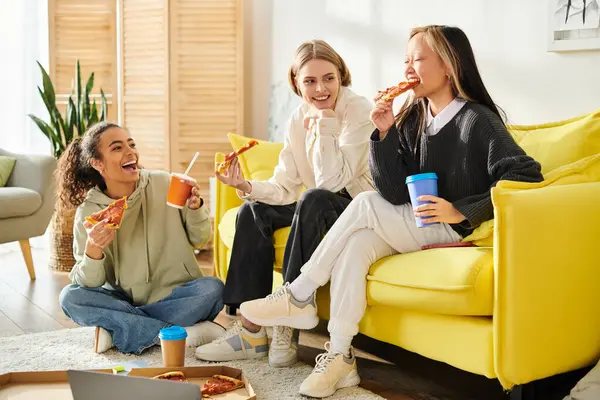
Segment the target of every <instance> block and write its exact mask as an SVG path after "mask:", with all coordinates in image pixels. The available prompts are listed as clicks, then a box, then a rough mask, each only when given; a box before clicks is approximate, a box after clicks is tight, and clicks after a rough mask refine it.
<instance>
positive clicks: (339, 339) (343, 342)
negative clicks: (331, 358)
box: [330, 333, 353, 357]
mask: <svg viewBox="0 0 600 400" xmlns="http://www.w3.org/2000/svg"><path fill="white" fill-rule="evenodd" d="M352 339H353V337H352V336H345V335H337V334H333V333H332V334H331V340H330V346H331V352H332V353H342V354H343V355H345V356H346V357H349V356H350V346H351V344H352Z"/></svg>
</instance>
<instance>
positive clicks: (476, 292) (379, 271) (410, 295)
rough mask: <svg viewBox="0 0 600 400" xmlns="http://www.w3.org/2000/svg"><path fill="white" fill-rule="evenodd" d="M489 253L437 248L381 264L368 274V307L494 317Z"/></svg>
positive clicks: (399, 255)
mask: <svg viewBox="0 0 600 400" xmlns="http://www.w3.org/2000/svg"><path fill="white" fill-rule="evenodd" d="M493 265H494V263H493V249H492V248H484V247H462V248H460V247H457V248H441V249H431V250H425V251H418V252H414V253H407V254H398V255H395V256H391V257H387V258H384V259H382V260H379V261H378V262H377V263H375V264H373V265H372V266H371V270H370V271H369V275H368V276H367V281H368V285H367V298H368V304H369V305H371V306H375V305H384V306H391V307H398V308H404V309H412V310H419V311H426V312H433V313H439V314H450V315H479V316H489V315H492V310H493V304H494V269H493Z"/></svg>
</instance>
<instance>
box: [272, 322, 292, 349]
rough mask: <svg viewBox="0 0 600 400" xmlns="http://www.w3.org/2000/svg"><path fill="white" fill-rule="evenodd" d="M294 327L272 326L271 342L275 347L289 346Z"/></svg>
mask: <svg viewBox="0 0 600 400" xmlns="http://www.w3.org/2000/svg"><path fill="white" fill-rule="evenodd" d="M293 334H294V329H293V328H290V327H288V326H274V327H273V344H274V345H275V346H276V347H290V345H291V343H292V335H293Z"/></svg>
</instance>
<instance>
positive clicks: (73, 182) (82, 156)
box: [56, 121, 120, 216]
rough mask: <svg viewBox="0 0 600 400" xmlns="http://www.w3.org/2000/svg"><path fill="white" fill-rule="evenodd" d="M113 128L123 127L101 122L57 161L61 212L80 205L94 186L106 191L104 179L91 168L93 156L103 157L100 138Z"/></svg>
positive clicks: (74, 142)
mask: <svg viewBox="0 0 600 400" xmlns="http://www.w3.org/2000/svg"><path fill="white" fill-rule="evenodd" d="M110 128H120V126H119V125H117V124H115V123H113V122H107V121H102V122H98V123H97V124H94V125H92V126H90V127H89V128H88V130H87V131H86V132H85V133H84V134H83V136H80V137H77V138H75V139H74V140H73V141H71V143H69V145H68V146H67V148H66V149H65V151H64V153H63V154H62V155H61V157H60V158H59V160H58V168H57V169H56V194H57V200H58V202H57V211H58V215H59V216H60V215H64V214H65V212H67V211H69V210H73V209H75V208H77V207H78V206H79V205H81V203H83V201H84V200H85V196H86V194H87V192H88V190H90V189H91V188H93V187H95V186H98V187H99V188H100V189H101V190H106V183H105V182H104V178H102V175H100V173H99V172H98V171H96V170H95V169H94V168H93V167H92V163H91V161H92V160H93V159H96V160H99V159H101V154H100V149H99V144H100V137H101V136H102V134H103V133H104V132H106V131H107V130H109V129H110Z"/></svg>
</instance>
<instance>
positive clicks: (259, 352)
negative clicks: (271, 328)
mask: <svg viewBox="0 0 600 400" xmlns="http://www.w3.org/2000/svg"><path fill="white" fill-rule="evenodd" d="M268 353H269V338H268V337H267V331H266V330H265V328H260V331H258V332H257V333H252V332H250V331H249V330H247V329H246V328H244V327H243V326H242V323H241V322H240V321H235V322H234V323H233V325H232V326H231V328H229V329H227V331H225V333H224V334H223V335H222V336H221V337H220V338H218V339H215V340H213V341H212V342H211V343H208V344H205V345H203V346H200V347H198V348H197V349H196V358H198V359H199V360H205V361H231V360H246V359H251V358H262V357H265V356H266V355H267V354H268Z"/></svg>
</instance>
